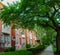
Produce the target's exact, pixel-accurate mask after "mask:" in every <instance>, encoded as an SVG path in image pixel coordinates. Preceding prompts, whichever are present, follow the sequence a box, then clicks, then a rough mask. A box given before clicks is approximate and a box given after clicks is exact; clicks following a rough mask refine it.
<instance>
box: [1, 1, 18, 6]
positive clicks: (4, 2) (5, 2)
mask: <svg viewBox="0 0 60 55" xmlns="http://www.w3.org/2000/svg"><path fill="white" fill-rule="evenodd" d="M16 1H19V0H4V1H2V3H3V4H5V5H7V2H8V3H13V2H16Z"/></svg>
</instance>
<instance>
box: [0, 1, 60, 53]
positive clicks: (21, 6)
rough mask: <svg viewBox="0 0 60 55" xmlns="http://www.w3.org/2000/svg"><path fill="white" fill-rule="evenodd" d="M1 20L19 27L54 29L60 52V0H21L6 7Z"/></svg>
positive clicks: (0, 16)
mask: <svg viewBox="0 0 60 55" xmlns="http://www.w3.org/2000/svg"><path fill="white" fill-rule="evenodd" d="M0 18H1V19H2V20H3V21H4V23H6V24H10V23H11V22H12V23H14V24H15V25H17V27H23V28H29V29H33V28H34V27H35V25H37V26H43V27H50V28H52V29H54V30H55V31H56V33H57V37H56V46H57V51H58V52H60V43H59V42H60V0H21V2H20V3H19V2H17V3H13V4H10V5H9V4H8V7H7V6H5V7H4V9H3V11H2V13H1V15H0Z"/></svg>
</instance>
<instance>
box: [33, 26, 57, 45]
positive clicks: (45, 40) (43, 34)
mask: <svg viewBox="0 0 60 55" xmlns="http://www.w3.org/2000/svg"><path fill="white" fill-rule="evenodd" d="M34 30H35V32H36V35H37V37H38V38H39V40H40V44H44V45H50V44H53V43H54V42H55V40H56V32H55V31H54V30H53V29H51V28H46V27H45V28H43V27H41V26H40V27H39V26H35V29H34Z"/></svg>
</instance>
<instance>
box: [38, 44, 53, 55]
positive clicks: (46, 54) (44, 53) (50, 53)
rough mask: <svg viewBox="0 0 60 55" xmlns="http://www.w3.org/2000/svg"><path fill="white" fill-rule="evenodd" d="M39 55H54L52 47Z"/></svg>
mask: <svg viewBox="0 0 60 55" xmlns="http://www.w3.org/2000/svg"><path fill="white" fill-rule="evenodd" d="M39 55H54V53H53V50H52V45H50V46H48V47H47V48H46V49H45V50H44V51H43V52H42V53H41V54H39Z"/></svg>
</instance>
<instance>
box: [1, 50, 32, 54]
mask: <svg viewBox="0 0 60 55" xmlns="http://www.w3.org/2000/svg"><path fill="white" fill-rule="evenodd" d="M0 55H32V52H30V51H27V50H19V51H14V52H4V53H0Z"/></svg>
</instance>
